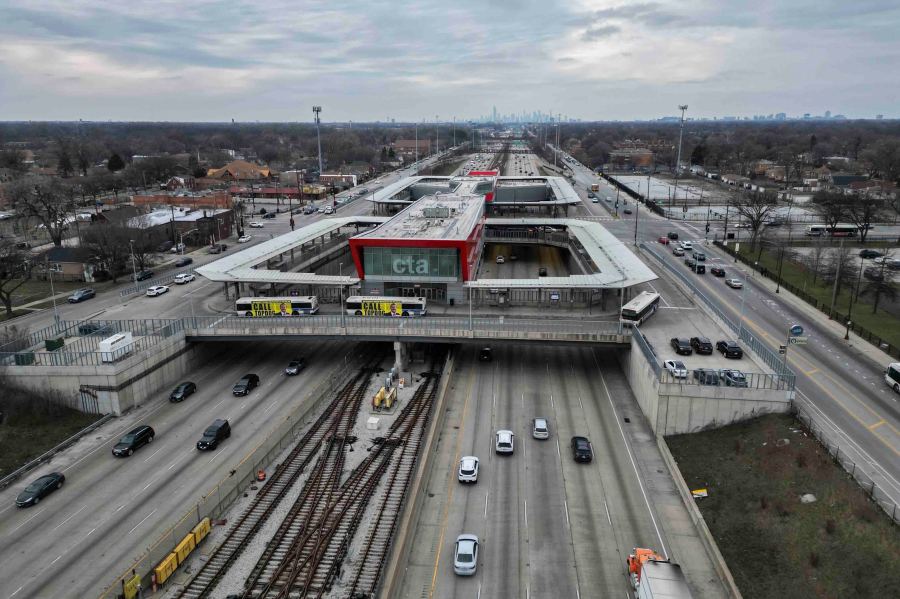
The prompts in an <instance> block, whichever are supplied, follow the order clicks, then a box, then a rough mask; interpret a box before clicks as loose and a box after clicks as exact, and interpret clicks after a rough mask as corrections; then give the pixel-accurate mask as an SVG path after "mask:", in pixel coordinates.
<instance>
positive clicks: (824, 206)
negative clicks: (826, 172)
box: [813, 190, 847, 228]
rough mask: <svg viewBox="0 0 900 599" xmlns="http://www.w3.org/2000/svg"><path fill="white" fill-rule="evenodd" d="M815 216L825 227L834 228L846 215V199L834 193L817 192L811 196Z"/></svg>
mask: <svg viewBox="0 0 900 599" xmlns="http://www.w3.org/2000/svg"><path fill="white" fill-rule="evenodd" d="M813 203H814V208H815V211H816V214H818V215H819V216H820V217H821V218H822V220H823V221H825V226H826V227H828V228H834V227H835V226H836V225H837V224H838V223H839V222H841V220H842V219H843V218H844V217H846V215H847V198H846V197H845V196H844V194H842V193H840V192H836V191H825V190H823V191H819V192H817V193H816V194H815V195H814V196H813Z"/></svg>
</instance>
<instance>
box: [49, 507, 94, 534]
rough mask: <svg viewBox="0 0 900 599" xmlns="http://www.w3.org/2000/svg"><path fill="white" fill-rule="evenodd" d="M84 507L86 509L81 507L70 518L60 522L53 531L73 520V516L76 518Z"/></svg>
mask: <svg viewBox="0 0 900 599" xmlns="http://www.w3.org/2000/svg"><path fill="white" fill-rule="evenodd" d="M86 507H87V506H86V505H83V506H81V508H80V509H79V510H78V511H77V512H75V513H74V514H72V515H71V516H69V517H68V518H66V519H65V520H63V521H62V522H60V523H59V524H57V525H56V528H54V529H53V530H56V529H57V528H59V527H60V526H62V525H63V524H65V523H66V522H68V521H69V520H71V519H72V518H74V517H75V516H77V515H78V514H79V512H81V510H83V509H84V508H86Z"/></svg>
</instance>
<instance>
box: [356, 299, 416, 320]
mask: <svg viewBox="0 0 900 599" xmlns="http://www.w3.org/2000/svg"><path fill="white" fill-rule="evenodd" d="M425 303H426V300H425V298H424V297H390V296H381V295H365V296H363V295H351V296H350V297H348V298H347V299H346V301H345V302H344V309H345V310H346V313H347V314H349V315H352V316H388V317H401V316H402V317H404V318H411V317H414V316H425V314H426V313H427V311H428V310H427V308H426V306H425Z"/></svg>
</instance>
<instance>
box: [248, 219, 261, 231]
mask: <svg viewBox="0 0 900 599" xmlns="http://www.w3.org/2000/svg"><path fill="white" fill-rule="evenodd" d="M250 228H251V229H262V228H263V224H262V223H261V222H259V221H258V220H252V221H250Z"/></svg>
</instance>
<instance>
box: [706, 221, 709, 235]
mask: <svg viewBox="0 0 900 599" xmlns="http://www.w3.org/2000/svg"><path fill="white" fill-rule="evenodd" d="M706 232H707V233H709V223H706Z"/></svg>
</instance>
